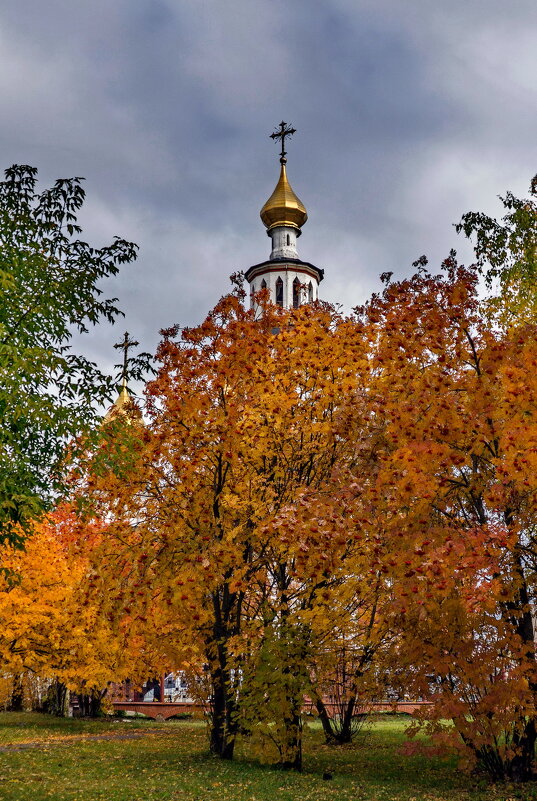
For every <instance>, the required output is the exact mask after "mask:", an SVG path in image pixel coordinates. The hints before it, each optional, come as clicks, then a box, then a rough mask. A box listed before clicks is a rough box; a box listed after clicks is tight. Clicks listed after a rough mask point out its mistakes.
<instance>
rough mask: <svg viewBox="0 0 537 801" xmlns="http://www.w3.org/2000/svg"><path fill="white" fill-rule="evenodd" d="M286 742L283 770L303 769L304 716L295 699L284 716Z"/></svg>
mask: <svg viewBox="0 0 537 801" xmlns="http://www.w3.org/2000/svg"><path fill="white" fill-rule="evenodd" d="M284 723H285V730H286V743H285V754H284V758H283V760H282V763H281V767H282V768H283V770H296V771H299V772H300V771H302V718H301V709H300V705H299V704H297V703H296V699H293V702H292V707H291V710H290V712H289V713H288V714H286V715H285V716H284Z"/></svg>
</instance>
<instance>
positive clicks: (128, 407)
mask: <svg viewBox="0 0 537 801" xmlns="http://www.w3.org/2000/svg"><path fill="white" fill-rule="evenodd" d="M141 416H142V415H141V412H140V410H139V408H138V407H137V405H136V404H135V403H134V401H133V399H132V398H131V396H130V394H129V392H128V390H127V387H126V386H125V384H123V386H122V388H121V392H120V393H119V395H118V397H117V399H116V401H115V403H113V404H112V406H111V407H110V408H109V409H108V411H107V413H106V414H105V416H104V422H105V423H110V422H111V421H112V420H115V419H116V418H117V417H122V418H124V419H125V422H126V423H127V424H128V425H130V424H131V422H132V420H135V419H138V418H141Z"/></svg>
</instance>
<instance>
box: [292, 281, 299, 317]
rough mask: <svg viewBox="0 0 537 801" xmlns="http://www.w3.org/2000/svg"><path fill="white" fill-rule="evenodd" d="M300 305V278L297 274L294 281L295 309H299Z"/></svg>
mask: <svg viewBox="0 0 537 801" xmlns="http://www.w3.org/2000/svg"><path fill="white" fill-rule="evenodd" d="M299 306H300V280H299V278H298V276H297V278H295V280H294V281H293V309H298V307H299Z"/></svg>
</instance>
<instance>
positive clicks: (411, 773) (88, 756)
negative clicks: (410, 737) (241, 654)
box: [0, 713, 537, 801]
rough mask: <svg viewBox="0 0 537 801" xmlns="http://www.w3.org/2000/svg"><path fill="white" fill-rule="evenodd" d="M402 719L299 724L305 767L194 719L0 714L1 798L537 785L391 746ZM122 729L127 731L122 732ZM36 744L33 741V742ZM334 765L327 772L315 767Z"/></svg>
mask: <svg viewBox="0 0 537 801" xmlns="http://www.w3.org/2000/svg"><path fill="white" fill-rule="evenodd" d="M404 727H405V722H404V721H402V720H400V719H394V718H387V719H384V720H379V721H377V722H375V723H374V724H373V726H372V727H371V729H370V731H369V733H368V734H367V735H366V736H365V737H360V738H359V741H358V742H357V744H356V745H353V746H349V747H344V748H329V747H327V746H325V745H323V738H322V736H321V732H320V731H319V730H315V729H313V730H311V731H309V732H308V733H307V736H306V743H305V771H304V773H302V774H300V775H296V774H292V773H281V772H280V771H278V770H275V769H274V768H271V767H268V766H263V765H259V764H258V763H257V762H256V761H255V760H254V759H253V758H252V755H251V753H249V751H248V744H241V746H240V747H239V749H238V752H237V759H236V761H235V762H233V763H223V762H221V761H219V760H216V759H213V758H211V757H209V756H208V755H207V750H206V731H205V726H204V724H203V723H201V722H196V721H178V722H174V721H168V722H166V723H155V722H153V721H140V720H136V721H132V722H112V721H81V720H59V719H55V718H50V717H48V716H45V715H36V714H31V713H21V714H18V713H3V714H0V799H1V801H30V800H31V801H42V800H43V799H54V801H75V799H76V800H79V801H179V799H180V800H181V801H351V799H352V801H462V800H463V799H468V801H514V799H523V800H524V801H529V799H535V801H537V787H533V786H532V787H526V788H520V787H515V786H508V787H506V786H501V787H500V786H496V787H495V786H489V785H486V784H485V783H484V782H478V781H476V780H475V779H472V778H469V777H466V776H464V775H462V774H460V773H459V772H458V771H457V769H456V766H455V765H454V764H453V763H449V762H447V763H446V762H442V761H440V760H438V759H434V758H433V759H427V758H424V757H405V756H402V755H400V754H399V753H398V751H397V749H398V746H400V745H401V743H402V742H403V741H404ZM125 737H127V738H128V739H124V738H125ZM36 744H37V745H36ZM326 770H330V771H332V772H333V777H334V778H333V779H332V780H331V781H326V780H323V778H322V776H323V772H324V771H326Z"/></svg>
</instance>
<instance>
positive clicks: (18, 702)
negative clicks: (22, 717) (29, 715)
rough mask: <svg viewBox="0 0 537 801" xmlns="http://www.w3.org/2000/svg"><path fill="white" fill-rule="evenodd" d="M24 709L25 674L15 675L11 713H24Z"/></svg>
mask: <svg viewBox="0 0 537 801" xmlns="http://www.w3.org/2000/svg"><path fill="white" fill-rule="evenodd" d="M23 709H24V683H23V674H22V673H15V674H14V676H13V687H12V689H11V698H10V701H9V711H10V712H22V710H23Z"/></svg>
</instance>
